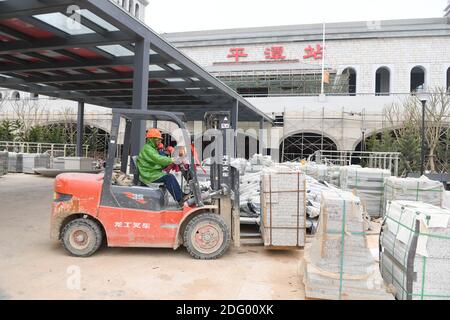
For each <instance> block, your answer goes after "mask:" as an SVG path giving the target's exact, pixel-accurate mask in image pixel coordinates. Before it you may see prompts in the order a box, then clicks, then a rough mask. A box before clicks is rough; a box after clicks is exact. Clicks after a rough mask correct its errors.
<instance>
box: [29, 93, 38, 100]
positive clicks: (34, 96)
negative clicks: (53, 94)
mask: <svg viewBox="0 0 450 320" xmlns="http://www.w3.org/2000/svg"><path fill="white" fill-rule="evenodd" d="M30 96H31V99H38V98H39V94H37V93H31V94H30Z"/></svg>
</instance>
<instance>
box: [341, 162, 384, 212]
mask: <svg viewBox="0 0 450 320" xmlns="http://www.w3.org/2000/svg"><path fill="white" fill-rule="evenodd" d="M340 171H341V174H340V186H341V188H342V189H343V190H350V191H352V190H356V192H357V194H358V196H359V197H360V198H361V201H362V203H363V205H364V206H365V209H366V210H367V213H368V214H369V215H370V216H371V217H381V216H382V211H383V195H384V180H385V178H387V177H390V176H391V172H390V170H384V169H373V168H361V167H358V166H348V167H341V169H340Z"/></svg>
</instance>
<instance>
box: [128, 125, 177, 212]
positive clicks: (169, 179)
mask: <svg viewBox="0 0 450 320" xmlns="http://www.w3.org/2000/svg"><path fill="white" fill-rule="evenodd" d="M146 138H147V142H146V144H145V145H144V147H143V148H142V150H141V152H140V153H139V156H138V159H137V167H138V170H139V180H140V181H141V182H142V183H144V184H146V185H148V184H150V183H164V185H165V186H166V189H167V190H168V191H169V193H170V194H171V195H172V197H173V198H174V199H175V201H176V202H177V203H178V204H179V205H180V206H181V207H183V206H184V199H183V193H182V191H181V187H180V184H179V183H178V181H177V178H175V176H174V175H173V174H170V173H166V172H163V169H164V168H166V167H167V166H169V165H171V164H172V163H174V159H173V158H171V157H167V156H162V155H160V154H159V152H158V145H159V144H160V143H161V141H162V136H161V132H160V131H159V130H158V129H155V128H153V129H150V130H148V131H147V134H146Z"/></svg>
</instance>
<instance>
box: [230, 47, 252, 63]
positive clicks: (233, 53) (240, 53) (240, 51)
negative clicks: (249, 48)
mask: <svg viewBox="0 0 450 320" xmlns="http://www.w3.org/2000/svg"><path fill="white" fill-rule="evenodd" d="M227 57H228V58H234V62H239V59H240V58H246V57H248V54H246V53H245V48H230V53H229V54H228V56H227Z"/></svg>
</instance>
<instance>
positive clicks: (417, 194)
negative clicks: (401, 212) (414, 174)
mask: <svg viewBox="0 0 450 320" xmlns="http://www.w3.org/2000/svg"><path fill="white" fill-rule="evenodd" d="M444 198H445V189H444V185H443V184H442V183H441V182H439V181H434V180H430V179H428V178H427V177H425V176H423V177H420V178H397V177H389V178H386V180H385V184H384V199H383V200H384V201H383V215H384V214H385V211H386V205H387V203H388V202H389V201H394V200H411V201H421V202H424V203H428V204H432V205H434V206H438V207H442V205H443V202H444Z"/></svg>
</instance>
